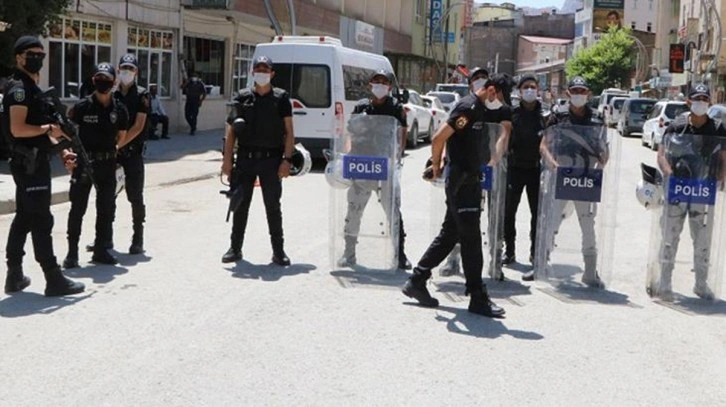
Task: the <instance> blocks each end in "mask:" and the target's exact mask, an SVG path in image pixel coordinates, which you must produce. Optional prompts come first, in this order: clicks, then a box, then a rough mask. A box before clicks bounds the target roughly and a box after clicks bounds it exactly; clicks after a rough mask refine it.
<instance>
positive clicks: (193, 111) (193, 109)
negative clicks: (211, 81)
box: [182, 72, 207, 136]
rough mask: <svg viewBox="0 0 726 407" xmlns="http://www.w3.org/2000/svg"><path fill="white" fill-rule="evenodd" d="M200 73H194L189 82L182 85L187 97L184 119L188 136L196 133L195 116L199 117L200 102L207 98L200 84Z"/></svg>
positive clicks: (202, 83)
mask: <svg viewBox="0 0 726 407" xmlns="http://www.w3.org/2000/svg"><path fill="white" fill-rule="evenodd" d="M201 75H202V74H201V73H200V72H196V73H194V74H193V75H192V77H191V78H190V79H189V81H185V82H184V83H183V84H182V90H183V91H184V94H185V95H186V96H187V101H186V103H185V104H184V118H186V120H187V123H189V135H190V136H193V135H194V133H195V132H196V131H197V116H199V108H200V107H202V102H204V99H205V98H206V97H207V88H206V86H205V85H204V82H202V79H201Z"/></svg>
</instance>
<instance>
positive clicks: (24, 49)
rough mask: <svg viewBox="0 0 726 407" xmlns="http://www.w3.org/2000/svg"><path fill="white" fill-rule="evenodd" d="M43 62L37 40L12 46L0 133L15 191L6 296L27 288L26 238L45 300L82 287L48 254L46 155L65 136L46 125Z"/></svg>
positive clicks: (67, 157)
mask: <svg viewBox="0 0 726 407" xmlns="http://www.w3.org/2000/svg"><path fill="white" fill-rule="evenodd" d="M44 58H45V53H44V52H43V45H42V44H41V42H40V41H39V40H38V39H37V38H36V37H32V36H23V37H20V38H19V39H18V40H17V42H16V43H15V62H16V67H15V70H14V71H13V75H12V77H11V78H10V80H9V81H8V83H7V84H6V86H5V88H4V89H3V92H2V93H3V94H4V95H5V96H4V98H3V102H2V106H3V112H4V114H3V115H2V131H3V133H4V134H6V135H8V136H9V137H8V139H9V140H10V143H11V158H10V172H11V173H12V175H13V180H14V181H15V188H16V189H15V197H16V208H15V217H14V218H13V222H12V224H11V225H10V231H9V233H8V243H7V247H6V250H5V251H6V256H7V266H8V273H7V278H6V280H5V292H6V293H13V292H17V291H21V290H24V289H25V288H26V287H28V285H30V278H28V277H27V276H25V275H24V274H23V256H24V255H25V251H24V247H25V241H26V239H27V237H28V233H30V234H31V235H32V238H33V249H34V251H35V259H36V260H37V261H38V262H39V263H40V265H41V267H42V268H43V273H44V275H45V280H46V287H45V295H46V296H61V295H69V294H77V293H80V292H83V290H84V289H85V286H84V285H83V284H81V283H77V282H74V281H72V280H70V279H68V278H67V277H65V276H64V275H63V273H62V272H61V268H60V266H59V265H58V262H57V261H56V257H55V254H54V253H53V239H52V237H51V231H52V229H53V215H52V214H51V212H50V198H51V185H50V184H51V178H50V158H51V156H50V150H51V147H52V145H53V144H57V140H58V139H60V138H62V137H65V134H64V133H63V131H62V130H61V129H60V127H58V126H57V125H55V124H52V123H50V120H49V118H48V116H47V110H46V109H47V106H46V104H45V102H44V101H43V100H42V99H41V98H40V94H41V90H40V88H38V85H37V82H38V80H39V78H40V77H39V75H38V72H40V69H41V67H42V66H43V59H44ZM62 158H63V160H64V162H65V163H66V167H67V168H72V166H73V165H74V160H75V155H74V154H72V153H70V152H68V151H64V152H63V153H62Z"/></svg>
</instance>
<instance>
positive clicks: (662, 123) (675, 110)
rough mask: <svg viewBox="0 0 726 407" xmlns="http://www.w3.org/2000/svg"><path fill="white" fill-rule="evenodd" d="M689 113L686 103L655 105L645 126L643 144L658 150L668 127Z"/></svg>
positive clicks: (668, 102) (671, 101)
mask: <svg viewBox="0 0 726 407" xmlns="http://www.w3.org/2000/svg"><path fill="white" fill-rule="evenodd" d="M686 111H688V106H687V105H686V102H677V101H674V100H668V101H660V102H658V103H656V104H655V105H653V110H651V112H650V114H649V115H648V118H647V119H646V120H645V123H644V124H643V138H642V140H641V143H642V144H643V146H648V147H650V148H651V149H653V150H657V149H658V144H660V143H661V140H662V139H663V132H665V129H666V127H668V125H669V124H670V123H671V122H672V121H673V120H674V119H675V118H676V117H677V116H678V115H679V114H681V113H683V112H686Z"/></svg>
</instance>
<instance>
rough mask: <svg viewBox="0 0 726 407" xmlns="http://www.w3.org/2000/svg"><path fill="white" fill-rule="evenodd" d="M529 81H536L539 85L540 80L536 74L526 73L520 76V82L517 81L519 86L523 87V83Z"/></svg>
mask: <svg viewBox="0 0 726 407" xmlns="http://www.w3.org/2000/svg"><path fill="white" fill-rule="evenodd" d="M527 81H534V83H536V84H538V85H539V81H537V77H536V76H534V75H532V74H525V75H522V76H521V77H520V78H519V83H517V88H521V87H522V85H524V83H525V82H527Z"/></svg>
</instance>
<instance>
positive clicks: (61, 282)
mask: <svg viewBox="0 0 726 407" xmlns="http://www.w3.org/2000/svg"><path fill="white" fill-rule="evenodd" d="M43 273H44V274H45V282H46V285H45V296H46V297H60V296H63V295H72V294H78V293H82V292H83V290H85V289H86V286H85V285H83V283H78V282H75V281H73V280H71V279H69V278H68V277H66V276H65V275H63V272H62V271H61V269H60V266H58V265H56V266H53V267H51V268H49V269H46V270H43Z"/></svg>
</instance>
